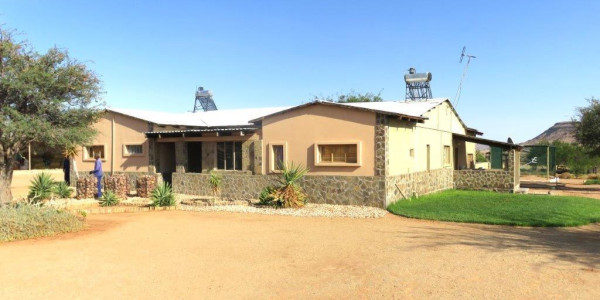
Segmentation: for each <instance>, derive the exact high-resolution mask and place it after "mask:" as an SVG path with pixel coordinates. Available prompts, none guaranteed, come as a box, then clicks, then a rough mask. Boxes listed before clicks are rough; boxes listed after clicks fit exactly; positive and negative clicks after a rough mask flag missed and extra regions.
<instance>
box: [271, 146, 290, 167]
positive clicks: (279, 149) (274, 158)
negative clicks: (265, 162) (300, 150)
mask: <svg viewBox="0 0 600 300" xmlns="http://www.w3.org/2000/svg"><path fill="white" fill-rule="evenodd" d="M270 146H271V153H270V154H269V157H270V166H271V171H272V172H278V171H281V167H282V165H284V164H285V162H286V155H285V151H286V144H285V143H271V144H270Z"/></svg>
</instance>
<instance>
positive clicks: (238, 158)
mask: <svg viewBox="0 0 600 300" xmlns="http://www.w3.org/2000/svg"><path fill="white" fill-rule="evenodd" d="M234 150H235V155H234V157H235V169H236V170H242V142H235V148H234Z"/></svg>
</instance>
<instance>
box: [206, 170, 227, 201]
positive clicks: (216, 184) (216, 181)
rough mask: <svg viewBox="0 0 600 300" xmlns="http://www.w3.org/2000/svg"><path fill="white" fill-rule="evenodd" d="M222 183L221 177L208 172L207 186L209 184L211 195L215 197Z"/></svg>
mask: <svg viewBox="0 0 600 300" xmlns="http://www.w3.org/2000/svg"><path fill="white" fill-rule="evenodd" d="M222 182H223V177H221V175H219V174H218V173H216V172H210V177H208V184H210V188H211V189H212V192H213V195H214V196H217V194H218V193H219V190H220V189H221V183H222Z"/></svg>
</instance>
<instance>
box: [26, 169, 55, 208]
mask: <svg viewBox="0 0 600 300" xmlns="http://www.w3.org/2000/svg"><path fill="white" fill-rule="evenodd" d="M53 186H54V180H53V179H52V177H51V176H50V174H48V173H44V172H42V173H40V174H38V175H36V176H35V177H34V178H33V179H32V180H31V185H30V186H29V194H28V195H27V199H28V201H29V203H38V202H40V201H42V200H46V199H50V197H52V189H53Z"/></svg>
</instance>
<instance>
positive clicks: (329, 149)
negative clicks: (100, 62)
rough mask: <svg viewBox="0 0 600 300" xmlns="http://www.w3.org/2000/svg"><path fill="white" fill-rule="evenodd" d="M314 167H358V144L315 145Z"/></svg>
mask: <svg viewBox="0 0 600 300" xmlns="http://www.w3.org/2000/svg"><path fill="white" fill-rule="evenodd" d="M315 165H317V166H359V165H360V143H317V144H315Z"/></svg>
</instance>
